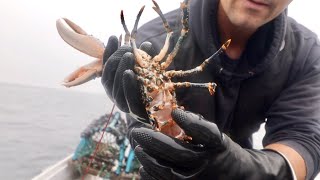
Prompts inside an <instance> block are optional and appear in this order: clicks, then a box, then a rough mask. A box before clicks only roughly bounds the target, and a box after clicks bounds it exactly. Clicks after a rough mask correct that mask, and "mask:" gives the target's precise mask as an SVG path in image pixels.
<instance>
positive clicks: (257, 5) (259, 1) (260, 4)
mask: <svg viewBox="0 0 320 180" xmlns="http://www.w3.org/2000/svg"><path fill="white" fill-rule="evenodd" d="M246 6H247V7H248V8H250V9H255V10H261V9H264V8H268V7H269V6H270V3H269V1H263V0H246Z"/></svg>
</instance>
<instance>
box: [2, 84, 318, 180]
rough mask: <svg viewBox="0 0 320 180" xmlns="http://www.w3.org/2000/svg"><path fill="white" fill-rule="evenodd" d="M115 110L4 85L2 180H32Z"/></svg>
mask: <svg viewBox="0 0 320 180" xmlns="http://www.w3.org/2000/svg"><path fill="white" fill-rule="evenodd" d="M112 105H113V104H112V102H111V101H110V100H109V99H108V97H107V95H105V94H94V93H84V92H77V91H76V92H75V91H68V90H58V89H50V88H43V87H31V86H23V85H14V84H6V83H0V180H30V179H32V177H34V176H36V175H37V174H39V173H40V172H41V171H42V170H44V169H46V168H47V167H49V166H51V165H53V164H54V163H56V162H58V161H60V160H62V159H64V158H65V157H66V156H68V155H70V154H71V153H73V152H74V150H75V148H76V146H77V145H78V142H79V139H80V133H81V131H82V130H83V129H84V128H85V127H86V126H87V125H88V124H89V123H90V122H91V121H92V120H94V119H96V118H99V117H100V116H101V115H103V114H106V113H110V111H111V108H112ZM264 134H265V132H264V128H263V126H262V128H261V129H260V131H259V132H257V133H255V134H254V136H253V138H254V146H255V148H257V149H260V148H262V145H261V139H262V138H263V136H264ZM316 179H320V177H318V178H316Z"/></svg>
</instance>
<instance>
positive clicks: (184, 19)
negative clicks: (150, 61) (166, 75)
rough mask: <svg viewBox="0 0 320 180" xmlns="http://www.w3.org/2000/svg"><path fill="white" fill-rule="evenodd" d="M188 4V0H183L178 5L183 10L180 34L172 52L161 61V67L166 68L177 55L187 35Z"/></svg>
mask: <svg viewBox="0 0 320 180" xmlns="http://www.w3.org/2000/svg"><path fill="white" fill-rule="evenodd" d="M188 4H189V0H185V1H184V2H183V3H181V5H180V9H181V11H182V12H183V17H182V20H181V21H182V29H181V35H180V37H179V39H178V42H177V43H176V45H175V47H174V49H173V50H172V52H171V53H170V54H169V55H168V57H167V59H166V61H165V62H163V63H161V69H166V68H167V67H168V66H169V65H170V64H171V62H172V61H173V58H174V57H175V56H176V55H177V53H178V51H179V49H180V46H181V44H182V42H183V40H184V39H185V38H186V37H187V34H188V31H189V24H188V21H189V12H188Z"/></svg>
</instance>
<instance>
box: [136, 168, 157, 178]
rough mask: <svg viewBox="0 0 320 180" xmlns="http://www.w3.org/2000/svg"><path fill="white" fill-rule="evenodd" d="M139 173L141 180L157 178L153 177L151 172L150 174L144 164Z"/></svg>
mask: <svg viewBox="0 0 320 180" xmlns="http://www.w3.org/2000/svg"><path fill="white" fill-rule="evenodd" d="M139 174H140V177H141V180H156V178H154V177H152V176H151V175H150V174H148V173H147V172H146V171H145V170H144V168H143V166H142V167H140V169H139Z"/></svg>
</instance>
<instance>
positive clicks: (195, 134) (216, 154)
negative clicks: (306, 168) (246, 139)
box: [132, 109, 292, 180]
mask: <svg viewBox="0 0 320 180" xmlns="http://www.w3.org/2000/svg"><path fill="white" fill-rule="evenodd" d="M172 116H173V119H174V120H175V121H176V122H177V124H178V125H179V126H180V127H181V128H182V129H184V130H185V132H186V134H187V135H189V136H191V137H192V142H184V141H181V140H178V139H174V138H171V137H169V136H166V135H164V134H162V133H160V132H156V131H153V130H151V129H146V128H136V129H134V130H132V137H133V139H134V140H135V141H136V142H137V144H138V146H137V147H136V148H135V154H136V156H137V158H138V159H139V161H140V163H141V165H142V166H143V167H142V168H141V171H140V174H141V177H142V179H159V180H166V179H201V180H203V179H210V180H215V179H222V180H229V179H232V180H234V179H241V180H244V179H245V180H258V179H259V180H263V179H268V180H269V179H279V180H280V179H281V180H285V179H292V175H291V171H290V168H289V166H288V165H287V162H286V160H285V159H284V158H283V157H282V156H281V155H280V154H278V153H277V152H275V151H271V150H249V149H243V148H241V147H240V146H239V145H238V144H236V143H235V142H233V141H232V140H231V139H230V138H229V137H228V136H226V135H225V134H223V133H221V132H220V131H219V129H218V127H217V126H216V124H214V123H212V122H209V121H206V120H205V119H204V118H203V117H201V116H200V115H196V114H193V113H191V112H187V111H183V110H180V109H176V110H174V111H173V113H172Z"/></svg>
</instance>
